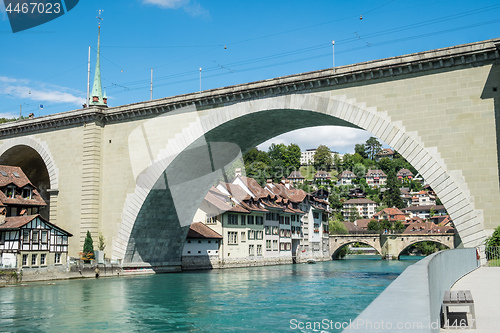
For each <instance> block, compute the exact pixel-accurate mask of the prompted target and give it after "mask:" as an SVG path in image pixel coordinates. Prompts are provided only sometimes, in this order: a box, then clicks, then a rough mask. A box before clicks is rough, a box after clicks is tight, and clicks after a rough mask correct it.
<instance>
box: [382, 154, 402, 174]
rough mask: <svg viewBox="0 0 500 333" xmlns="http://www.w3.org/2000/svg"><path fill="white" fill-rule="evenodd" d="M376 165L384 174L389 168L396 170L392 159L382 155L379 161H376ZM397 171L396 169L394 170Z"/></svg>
mask: <svg viewBox="0 0 500 333" xmlns="http://www.w3.org/2000/svg"><path fill="white" fill-rule="evenodd" d="M378 167H379V168H380V170H382V171H383V172H384V173H385V174H388V173H389V172H390V171H391V170H394V171H396V169H395V168H394V163H393V162H392V160H391V159H390V158H388V157H382V158H381V159H380V161H378ZM398 171H399V170H398ZM396 172H397V171H396Z"/></svg>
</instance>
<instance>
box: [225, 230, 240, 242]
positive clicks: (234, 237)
mask: <svg viewBox="0 0 500 333" xmlns="http://www.w3.org/2000/svg"><path fill="white" fill-rule="evenodd" d="M227 243H228V244H238V232H236V231H228V232H227Z"/></svg>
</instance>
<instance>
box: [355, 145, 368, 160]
mask: <svg viewBox="0 0 500 333" xmlns="http://www.w3.org/2000/svg"><path fill="white" fill-rule="evenodd" d="M354 153H356V154H359V155H361V157H363V158H368V154H367V153H366V147H365V145H364V144H362V143H358V144H356V145H355V146H354Z"/></svg>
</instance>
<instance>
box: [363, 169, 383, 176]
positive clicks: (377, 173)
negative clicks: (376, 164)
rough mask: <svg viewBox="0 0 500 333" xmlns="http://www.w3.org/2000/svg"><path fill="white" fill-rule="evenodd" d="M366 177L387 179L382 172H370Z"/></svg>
mask: <svg viewBox="0 0 500 333" xmlns="http://www.w3.org/2000/svg"><path fill="white" fill-rule="evenodd" d="M366 177H387V175H386V174H385V173H384V172H383V171H382V170H368V172H367V173H366Z"/></svg>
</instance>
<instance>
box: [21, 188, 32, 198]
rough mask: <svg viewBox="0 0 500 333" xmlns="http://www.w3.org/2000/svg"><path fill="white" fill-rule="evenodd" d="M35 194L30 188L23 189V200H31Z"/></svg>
mask: <svg viewBox="0 0 500 333" xmlns="http://www.w3.org/2000/svg"><path fill="white" fill-rule="evenodd" d="M32 194H33V191H32V190H31V189H30V188H26V187H25V188H23V198H24V199H31V196H32Z"/></svg>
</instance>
